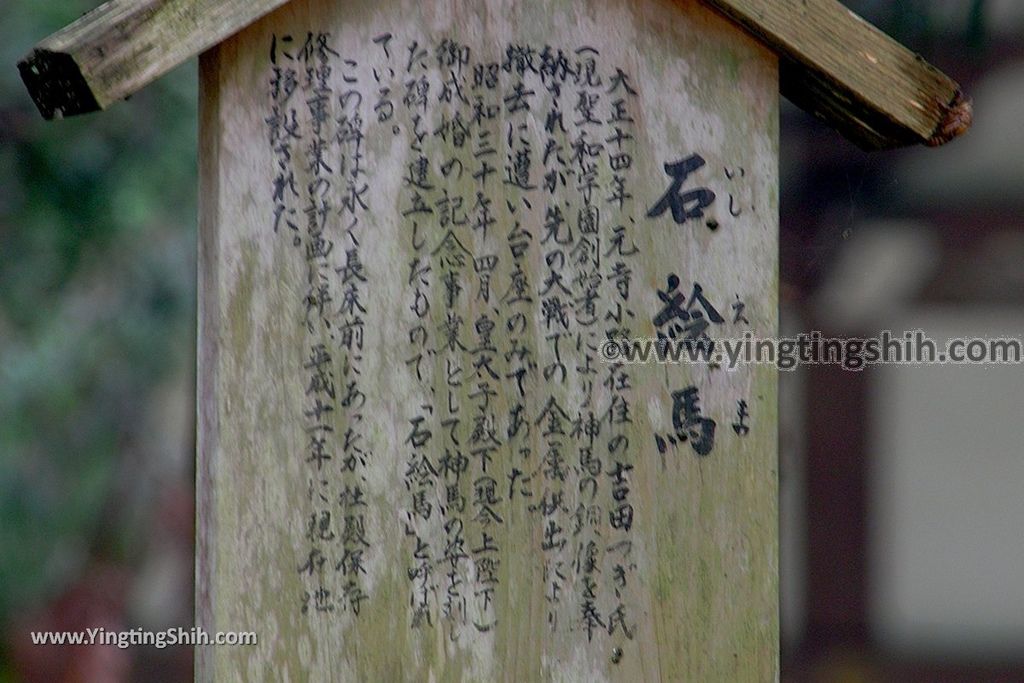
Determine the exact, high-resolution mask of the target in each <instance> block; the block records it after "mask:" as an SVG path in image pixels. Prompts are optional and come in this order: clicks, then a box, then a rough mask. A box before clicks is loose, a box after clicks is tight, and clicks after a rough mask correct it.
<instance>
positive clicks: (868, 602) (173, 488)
mask: <svg viewBox="0 0 1024 683" xmlns="http://www.w3.org/2000/svg"><path fill="white" fill-rule="evenodd" d="M95 4H96V0H61V1H60V2H56V3H38V2H30V1H29V0H6V2H5V3H4V6H3V9H2V10H0V17H2V20H0V66H2V67H3V68H0V633H2V639H0V683H8V682H12V681H111V682H115V681H128V680H133V681H136V680H137V681H143V680H145V681H181V680H191V675H192V668H191V667H192V657H191V652H190V651H189V650H188V649H186V648H168V649H165V650H157V649H155V648H151V647H133V648H129V649H127V650H116V649H115V648H79V649H77V650H76V649H74V648H67V649H58V648H53V647H48V648H33V647H32V646H31V645H30V644H29V643H28V632H29V630H71V629H83V628H87V627H95V626H103V627H106V628H107V629H108V630H119V629H127V628H133V627H140V628H145V629H150V630H159V629H164V628H168V627H171V626H177V625H180V626H183V627H186V628H187V627H190V626H191V625H192V594H193V584H192V571H193V454H194V447H195V444H194V432H195V425H194V417H193V415H194V373H195V367H194V349H195V233H196V189H197V188H196V182H197V181H196V78H195V71H196V65H195V62H194V61H193V62H190V63H188V64H186V65H184V66H182V67H181V68H179V69H177V70H176V71H174V72H173V73H172V74H170V75H169V76H167V77H165V78H163V79H161V80H159V81H158V82H157V83H156V84H154V85H151V86H149V87H148V88H146V89H145V90H144V91H142V92H141V93H140V94H139V95H137V96H136V97H134V98H133V99H132V100H131V101H130V102H128V103H122V104H118V105H117V106H114V107H113V108H111V109H110V110H109V111H108V112H105V113H103V114H102V115H91V116H85V117H80V118H73V119H69V120H65V121H56V122H50V123H47V122H44V121H42V120H41V118H40V117H39V115H38V114H37V112H36V111H35V108H34V107H33V105H32V103H31V102H30V100H29V99H28V96H27V95H26V93H25V91H24V88H23V87H22V85H21V83H20V80H19V78H18V74H17V70H16V68H15V64H16V63H17V61H18V59H19V58H20V57H21V56H22V55H23V54H24V53H25V52H27V51H28V50H29V49H30V48H31V46H32V45H33V44H34V43H35V42H37V41H38V40H40V39H41V38H43V37H45V36H46V35H48V34H50V33H52V32H53V31H55V30H56V29H58V28H60V27H62V26H64V25H66V24H67V23H69V22H71V21H73V20H74V19H75V18H77V17H78V16H79V15H80V14H82V13H84V12H85V11H87V10H89V9H91V8H92V7H93V6H94V5H95ZM846 4H847V5H848V6H849V7H850V8H851V9H853V10H855V11H857V12H858V13H860V14H862V15H863V16H865V17H866V18H868V19H869V20H870V21H872V22H873V23H874V24H876V25H877V26H879V27H881V28H882V29H883V30H885V31H887V32H888V33H890V34H891V35H893V36H894V37H895V38H897V39H898V40H900V41H902V42H903V43H904V44H906V45H908V46H909V47H911V48H912V49H914V50H916V51H918V52H920V53H922V54H923V55H924V56H925V57H926V58H927V59H928V60H929V61H931V62H932V63H934V64H936V65H937V66H938V67H939V68H941V69H943V70H944V71H946V72H947V73H949V74H950V75H951V76H953V77H954V78H955V79H956V80H958V81H959V82H960V83H961V84H962V85H963V86H964V88H965V89H966V90H967V92H969V93H971V94H973V95H974V96H975V111H976V122H975V128H974V129H973V130H972V132H970V133H969V134H968V136H967V137H966V138H964V139H961V140H957V141H954V142H953V143H952V144H950V145H948V146H946V147H943V148H939V149H935V150H925V149H915V150H904V151H897V152H881V153H877V152H876V153H872V154H867V153H864V152H862V151H860V150H859V149H857V148H856V147H854V146H852V145H851V144H849V143H847V142H846V141H845V140H843V139H842V138H840V137H839V136H838V135H837V134H835V133H834V132H832V131H831V130H829V129H827V128H825V127H823V126H822V125H820V124H818V123H817V122H816V121H814V120H813V119H811V118H810V117H809V116H807V115H805V114H804V113H803V112H801V111H799V110H797V109H795V108H793V107H791V106H789V105H788V103H784V105H785V106H784V115H783V119H782V121H783V130H782V160H781V164H782V166H781V170H782V216H781V225H782V228H781V231H782V235H781V243H782V253H781V257H782V282H783V291H782V298H783V308H782V327H783V330H784V331H787V332H792V333H795V332H797V331H809V330H812V329H813V330H820V331H822V332H823V333H825V335H826V336H829V335H836V336H839V335H845V336H857V335H868V334H877V333H878V332H879V331H880V330H883V329H890V330H893V331H894V332H897V333H902V331H903V330H905V329H906V330H911V329H922V330H924V331H925V332H926V333H927V334H929V335H931V336H933V337H936V338H940V339H941V338H943V337H944V336H946V337H948V336H954V335H972V336H985V335H992V336H995V335H998V334H1005V335H1012V336H1018V337H1021V336H1024V334H1022V333H1024V211H1022V209H1024V3H1022V2H1019V0H945V1H939V2H926V1H925V0H902V1H899V2H896V1H892V0H856V1H855V0H849V1H848V2H846ZM780 393H781V403H782V406H781V408H782V410H781V415H782V418H781V419H782V422H781V424H780V433H781V444H780V445H781V449H780V458H781V466H780V472H781V481H780V490H781V517H782V522H781V523H782V557H781V566H782V591H783V601H782V602H783V604H782V621H783V680H793V681H837V682H840V681H842V682H845V681H850V682H858V681H889V680H892V681H905V680H914V681H1017V680H1020V681H1024V496H1021V495H1020V489H1021V482H1024V452H1022V449H1024V426H1022V424H1024V408H1022V405H1024V372H1022V368H1021V366H1008V367H985V368H981V367H948V366H946V367H937V366H932V367H928V368H905V367H893V366H887V367H876V368H870V369H867V370H865V371H863V372H859V373H854V372H844V371H842V370H840V369H838V368H836V367H833V366H827V367H810V368H801V369H799V370H797V371H795V372H784V373H782V378H781V389H780Z"/></svg>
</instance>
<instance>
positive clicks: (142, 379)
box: [0, 0, 196, 623]
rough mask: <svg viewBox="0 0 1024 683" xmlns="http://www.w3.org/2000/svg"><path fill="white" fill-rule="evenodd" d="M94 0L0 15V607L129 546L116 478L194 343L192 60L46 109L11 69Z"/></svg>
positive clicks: (13, 607)
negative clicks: (111, 98) (110, 102)
mask: <svg viewBox="0 0 1024 683" xmlns="http://www.w3.org/2000/svg"><path fill="white" fill-rule="evenodd" d="M96 4H97V2H96V1H95V0H61V2H56V3H38V2H30V1H29V0H6V2H5V3H4V8H3V20H2V21H0V548H2V549H3V552H0V623H4V622H6V621H7V620H8V619H9V618H11V617H12V615H13V614H15V613H16V612H18V611H21V610H22V609H23V608H25V607H26V606H28V605H29V604H32V603H38V602H39V601H40V600H44V599H45V598H46V597H47V596H49V595H52V594H53V593H54V592H56V591H59V590H60V589H61V588H62V587H63V585H64V584H65V582H67V581H68V580H70V578H71V577H73V576H75V574H76V572H78V571H80V570H81V568H82V566H83V565H84V564H85V563H86V562H87V561H88V560H89V558H94V559H95V558H97V557H99V558H100V559H104V560H110V561H116V562H120V561H126V560H130V559H131V557H130V556H131V555H132V553H133V552H135V550H133V548H134V546H135V545H136V544H135V543H134V541H132V540H131V539H133V538H137V537H138V535H139V534H140V533H142V532H143V531H144V528H143V526H144V522H143V520H142V519H141V511H140V510H132V509H131V508H130V507H129V508H128V509H125V508H124V507H122V506H121V505H120V499H119V498H118V496H117V491H118V489H119V487H120V488H123V487H124V486H125V484H126V483H125V482H123V481H120V480H119V476H122V475H121V473H122V472H123V471H125V470H128V471H131V469H132V468H131V467H129V466H128V465H129V464H130V463H127V462H126V459H128V458H131V457H137V454H138V453H139V452H142V451H144V450H145V449H144V448H141V447H140V446H139V444H141V443H144V441H145V439H146V438H147V435H146V434H143V433H141V431H142V423H141V420H140V415H141V413H142V411H143V407H144V405H145V403H146V400H147V398H148V396H149V395H150V393H151V391H152V388H153V387H154V386H155V385H156V384H158V383H159V381H160V380H161V379H163V378H165V377H167V376H168V375H170V374H172V373H180V372H182V371H183V370H184V369H185V368H190V367H191V366H190V365H189V363H190V362H191V360H190V359H191V357H192V354H193V349H194V336H193V329H194V298H195V297H194V288H195V284H194V282H195V277H194V273H195V265H194V262H195V259H194V253H195V246H194V245H195V222H196V210H195V190H196V179H195V178H196V166H195V159H196V142H195V141H196V130H195V126H196V116H195V108H196V96H195V90H196V88H195V63H194V62H190V63H189V64H187V65H185V66H183V67H180V68H179V69H177V70H176V71H175V72H174V73H172V74H170V75H169V76H167V77H165V78H163V79H161V80H160V81H159V82H158V83H156V84H155V85H153V86H151V87H150V88H147V89H146V90H145V91H144V92H143V93H140V94H139V95H138V96H137V97H135V98H133V99H132V101H130V102H127V103H119V104H117V105H115V106H114V107H112V108H111V109H110V110H109V111H107V112H104V113H101V114H91V115H87V116H83V117H77V118H72V119H68V120H63V121H53V122H45V121H43V120H42V118H41V117H40V116H39V114H38V113H37V112H36V110H35V107H34V105H33V104H32V102H31V100H30V99H29V97H28V95H27V94H26V92H25V89H24V87H23V86H22V84H21V81H20V78H19V76H18V72H17V69H16V67H15V65H16V63H17V61H18V60H19V58H20V57H22V56H23V55H24V54H25V53H26V52H28V50H29V49H30V48H31V46H32V45H33V44H34V43H35V42H36V41H38V40H40V39H42V38H43V37H45V36H46V35H48V34H50V33H52V32H53V31H55V30H57V29H59V28H61V27H62V26H64V25H66V24H68V23H70V22H71V21H73V20H74V19H76V18H77V17H78V16H79V15H80V14H82V13H84V12H85V11H87V10H89V9H92V8H93V7H95V5H96ZM127 485H128V486H130V485H131V483H130V482H127Z"/></svg>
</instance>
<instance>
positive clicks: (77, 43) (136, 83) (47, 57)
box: [18, 0, 287, 119]
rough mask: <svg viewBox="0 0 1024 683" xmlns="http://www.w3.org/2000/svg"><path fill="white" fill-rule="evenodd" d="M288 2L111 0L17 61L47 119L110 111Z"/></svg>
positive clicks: (245, 0)
mask: <svg viewBox="0 0 1024 683" xmlns="http://www.w3.org/2000/svg"><path fill="white" fill-rule="evenodd" d="M285 2H287V0H110V1H109V2H106V3H104V4H103V5H100V6H99V7H97V8H96V9H94V10H93V11H91V12H88V13H86V14H84V15H83V16H82V17H80V18H79V19H78V21H75V22H74V23H72V24H69V25H68V26H66V27H65V28H63V29H61V30H60V31H58V32H57V33H54V34H53V35H52V36H49V37H48V38H47V39H46V40H44V41H42V42H40V43H39V44H38V45H36V46H35V47H34V48H33V49H32V52H31V53H30V54H29V55H27V56H26V57H25V59H23V60H22V61H21V62H19V64H18V69H19V71H20V72H21V77H22V79H23V80H24V81H25V85H26V86H27V87H28V90H29V94H31V95H32V99H33V101H34V102H35V103H36V106H37V107H38V108H39V112H40V113H41V114H42V115H43V116H44V117H45V118H47V119H52V118H53V117H54V116H57V117H63V116H73V115H75V114H84V113H87V112H92V111H96V110H98V109H106V108H107V107H108V106H110V105H111V104H113V103H114V102H117V101H118V100H123V99H125V98H126V97H129V96H130V95H132V94H133V93H134V92H136V91H137V90H139V89H140V88H142V87H143V86H146V85H148V84H149V83H151V82H152V81H154V80H156V79H157V78H159V77H160V76H163V75H164V74H165V73H167V72H168V71H170V70H171V69H173V68H174V67H176V66H178V65H179V64H181V63H182V62H184V61H185V60H186V59H188V58H189V57H192V56H194V55H196V54H197V53H199V52H201V51H202V50H205V49H206V48H208V47H210V46H211V45H216V44H217V43H218V42H220V41H221V40H223V39H224V38H226V37H227V36H230V35H231V34H232V33H234V32H236V31H238V30H239V29H241V28H243V27H244V26H247V25H248V24H250V23H252V22H253V21H255V20H256V19H258V18H259V17H261V16H263V15H264V14H266V13H267V12H269V11H271V10H273V9H276V8H277V7H280V6H281V5H282V4H284V3H285Z"/></svg>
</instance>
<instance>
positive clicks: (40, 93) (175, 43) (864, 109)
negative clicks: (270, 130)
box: [18, 0, 971, 149]
mask: <svg viewBox="0 0 1024 683" xmlns="http://www.w3.org/2000/svg"><path fill="white" fill-rule="evenodd" d="M680 1H682V0H680ZM701 1H702V2H704V3H705V4H706V5H708V6H710V7H713V8H714V9H716V10H718V11H719V12H721V13H723V14H724V15H726V16H727V17H729V18H730V19H731V20H733V21H734V22H736V23H737V24H739V25H740V26H742V27H743V28H744V29H745V30H747V31H748V32H750V33H751V34H752V35H754V36H755V37H756V38H757V39H758V40H760V41H762V42H763V43H764V44H765V45H767V46H768V47H769V48H771V49H772V50H773V51H775V52H776V53H777V54H778V56H779V62H780V85H781V90H782V94H783V95H785V96H786V97H788V98H789V99H790V100H791V101H793V102H794V103H795V104H796V105H798V106H799V107H801V108H803V109H805V110H807V111H809V112H810V113H812V114H814V115H815V116H818V117H819V118H821V119H823V120H825V121H826V122H827V123H828V124H829V125H831V126H833V127H834V128H836V129H837V130H838V131H839V132H841V133H842V134H843V135H845V136H846V137H847V138H849V139H850V140H853V141H854V142H856V143H857V144H858V145H860V146H861V147H864V148H866V149H886V148H892V147H901V146H905V145H913V144H927V145H933V146H934V145H941V144H943V143H945V142H948V141H949V140H951V139H953V138H954V137H956V136H957V135H959V134H961V133H963V132H964V131H966V130H967V128H968V127H970V123H971V103H970V100H969V98H967V97H966V96H965V95H964V94H963V93H962V92H961V90H960V88H959V86H958V85H957V84H956V83H955V82H954V81H953V80H951V79H950V78H949V77H948V76H946V75H945V74H943V73H942V72H941V71H939V70H938V69H936V68H935V67H933V66H932V65H930V64H928V63H927V62H926V61H925V60H924V59H923V58H922V57H921V56H920V55H917V54H914V53H913V52H911V51H910V50H908V49H907V48H905V47H904V46H903V45H901V44H899V43H898V42H896V41H895V40H893V39H892V38H890V37H889V36H887V35H885V34H884V33H882V32H881V31H879V30H878V29H877V28H875V27H874V26H871V25H870V24H868V23H867V22H866V21H864V20H863V19H861V18H860V17H859V16H857V15H856V14H854V13H853V12H851V11H849V10H848V9H846V8H845V7H844V6H843V5H842V4H840V3H839V2H838V1H837V0H701ZM287 2H289V0H110V2H107V3H106V4H104V5H102V6H100V7H98V8H97V9H95V10H93V11H92V12H89V13H88V14H85V15H84V16H82V17H81V18H80V19H79V20H78V21H76V22H74V23H72V24H70V25H69V26H67V27H65V28H63V29H61V30H60V31H58V32H57V33H54V34H53V35H51V36H50V37H48V38H46V39H45V40H43V41H42V42H40V43H39V44H38V45H36V46H35V48H34V49H33V50H32V52H31V53H30V54H28V55H27V56H26V57H25V58H24V59H23V60H22V61H21V62H20V63H19V64H18V69H19V70H20V71H21V75H22V79H23V80H24V81H25V85H26V86H27V87H28V90H29V93H30V94H31V96H32V99H33V100H34V101H35V103H36V106H37V107H38V108H39V111H40V113H41V114H42V115H43V116H44V117H45V118H47V119H52V118H54V117H63V116H72V115H75V114H82V113H86V112H91V111H96V110H99V109H105V108H107V107H108V106H110V105H111V104H112V103H114V102H116V101H118V100H122V99H124V98H126V97H128V96H130V95H131V94H132V93H134V92H136V91H138V90H139V89H141V88H142V87H144V86H145V85H147V84H148V83H150V82H152V81H153V80H155V79H156V78H159V77H160V76H162V75H163V74H165V73H167V72H168V71H170V70H171V69H172V68H174V67H175V66H177V65H178V64H180V63H182V62H183V61H185V60H186V59H188V58H190V57H192V56H194V55H196V54H198V53H200V52H202V51H203V50H206V49H207V48H209V47H211V46H213V45H215V44H217V43H219V42H220V41H222V40H224V39H226V38H228V37H229V36H231V35H232V34H234V33H237V32H238V31H239V30H241V29H242V28H244V27H245V26H247V25H249V24H250V23H252V22H253V21H255V20H257V19H259V18H260V17H261V16H263V15H265V14H267V13H268V12H270V11H272V10H274V9H276V8H278V7H280V6H282V5H284V4H286V3H287Z"/></svg>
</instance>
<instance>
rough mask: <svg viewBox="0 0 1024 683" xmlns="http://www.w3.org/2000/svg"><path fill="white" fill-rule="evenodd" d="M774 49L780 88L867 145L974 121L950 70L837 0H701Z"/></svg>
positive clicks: (949, 131) (927, 140) (939, 135)
mask: <svg viewBox="0 0 1024 683" xmlns="http://www.w3.org/2000/svg"><path fill="white" fill-rule="evenodd" d="M704 1H705V2H706V3H707V4H709V5H711V6H712V7H714V8H715V9H717V10H719V11H720V12H722V13H723V14H725V15H726V16H727V17H729V18H730V19H732V20H733V21H735V22H737V23H738V24H740V25H741V26H743V27H744V28H745V29H747V30H748V31H749V32H750V33H752V34H753V35H754V36H755V37H757V38H758V39H759V40H761V41H762V42H764V43H765V44H766V45H768V46H769V47H770V48H772V49H773V50H775V52H777V53H778V55H779V59H780V86H781V89H782V94H783V95H785V96H786V97H788V98H789V99H790V100H791V101H793V103H794V104H796V105H797V106H799V107H800V108H802V109H805V110H806V111H808V112H810V113H812V114H814V115H815V116H817V117H819V118H821V119H823V120H825V121H826V122H827V123H828V124H829V125H831V126H833V127H835V128H836V129H838V130H839V132H841V133H842V134H843V135H844V136H846V137H847V138H849V139H851V140H853V141H854V142H855V143H857V144H858V145H860V146H861V147H864V148H867V149H886V148H891V147H901V146H904V145H911V144H926V145H932V146H934V145H940V144H943V143H945V142H948V141H949V140H951V139H952V138H954V137H956V136H957V135H959V134H961V133H963V132H964V131H966V130H967V128H968V127H970V124H971V113H972V112H971V102H970V100H969V99H968V98H967V97H965V96H964V94H963V93H962V92H961V90H960V87H959V86H958V85H957V84H956V83H955V82H954V81H953V80H951V79H950V78H949V77H948V76H946V75H945V74H943V73H942V72H941V71H939V70H938V69H936V68H935V67H933V66H932V65H931V64H929V63H928V62H926V61H925V60H924V59H923V58H922V57H921V56H920V55H918V54H915V53H913V52H911V51H910V50H908V49H907V48H906V47H904V46H903V45H901V44H900V43H898V42H896V41H895V40H893V39H892V38H890V37H889V36H887V35H886V34H884V33H882V32H881V31H879V30H878V29H877V28H875V27H874V26H872V25H871V24H869V23H868V22H866V21H864V19H862V18H861V17H859V16H857V15H856V14H854V13H853V12H851V11H850V10H848V9H847V8H846V7H844V6H843V5H842V4H841V3H839V2H838V1H837V0H704Z"/></svg>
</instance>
